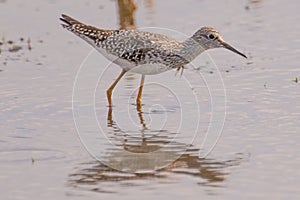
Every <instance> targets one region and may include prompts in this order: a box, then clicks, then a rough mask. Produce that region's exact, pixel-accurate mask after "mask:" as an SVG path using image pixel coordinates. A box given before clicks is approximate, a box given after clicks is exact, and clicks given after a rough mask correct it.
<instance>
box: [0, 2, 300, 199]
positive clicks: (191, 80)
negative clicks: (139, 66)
mask: <svg viewBox="0 0 300 200" xmlns="http://www.w3.org/2000/svg"><path fill="white" fill-rule="evenodd" d="M30 2H31V3H29V1H26V3H25V1H0V11H1V12H0V21H1V28H0V34H1V35H0V36H1V41H4V44H2V45H1V46H0V49H1V53H0V63H1V65H0V95H1V101H0V109H1V115H0V121H1V123H0V126H1V130H2V131H1V136H2V137H1V138H0V144H1V145H0V163H1V164H0V180H1V187H0V188H1V189H0V191H1V197H2V198H3V199H53V198H58V199H87V198H89V199H99V198H104V199H106V198H107V199H108V198H109V199H120V198H121V199H132V198H138V197H143V199H153V198H162V199H174V198H188V199H199V198H211V199H241V198H242V199H254V198H255V199H298V198H299V196H300V193H299V186H300V180H299V176H300V171H299V169H298V168H299V165H300V158H299V153H298V149H299V143H300V136H299V134H298V132H299V128H300V125H299V120H300V103H299V97H300V96H299V87H300V85H299V84H300V83H299V82H296V81H295V80H296V78H298V79H299V78H300V66H299V60H298V55H299V53H300V50H299V45H300V39H299V31H300V26H299V23H298V22H299V20H300V15H298V14H296V13H298V10H297V8H298V7H299V3H298V2H297V1H289V3H286V2H285V1H279V0H277V1H263V0H261V1H237V0H231V1H227V2H226V4H225V3H220V2H219V1H208V0H207V1H206V0H204V1H193V0H191V1H188V2H186V1H185V2H183V1H182V2H180V1H178V2H174V1H172V3H171V1H151V0H149V1H137V3H136V6H137V9H136V11H135V14H134V15H133V16H131V17H129V19H130V20H129V22H128V23H130V22H131V23H132V22H134V24H130V26H128V27H131V28H132V27H134V26H136V27H139V28H145V27H148V30H149V27H160V28H156V29H154V31H155V32H162V33H165V34H168V35H170V36H172V37H175V38H179V39H182V38H184V37H185V36H186V35H191V34H192V33H193V32H194V31H195V30H197V29H198V28H199V27H201V26H204V25H210V26H213V27H216V28H217V29H218V30H220V32H222V35H223V37H224V39H225V40H226V41H228V42H229V43H230V44H232V45H233V46H234V47H236V48H237V49H239V50H241V51H242V52H245V53H246V55H247V56H248V57H249V59H248V60H245V59H243V58H242V57H239V56H237V55H234V54H233V53H231V52H229V51H227V50H222V49H218V50H210V51H209V52H208V53H209V54H206V53H204V54H203V55H201V56H200V57H199V58H198V59H196V60H195V62H193V65H188V66H187V69H185V70H184V73H183V76H182V77H180V74H177V75H176V76H175V74H176V72H175V71H170V72H166V73H163V74H160V75H157V76H147V77H146V85H145V90H144V95H143V103H144V105H143V110H142V111H137V110H136V106H135V97H136V94H137V90H138V85H139V81H140V76H139V75H136V74H128V75H126V76H125V78H124V79H123V80H122V81H121V82H120V83H119V85H118V86H117V88H116V90H115V93H114V98H113V100H114V104H115V106H114V107H113V109H112V110H109V109H108V107H107V102H106V96H105V90H106V89H107V88H108V87H109V85H110V84H111V83H112V81H113V80H114V79H115V78H116V77H117V75H118V74H119V73H120V68H119V67H117V66H115V65H110V63H109V62H108V61H107V60H105V59H104V58H103V57H102V56H101V55H99V54H98V53H97V52H95V51H93V50H92V48H91V47H90V46H88V45H87V44H86V43H85V42H83V41H81V40H80V39H79V38H77V37H75V36H74V35H72V34H70V33H68V32H67V31H66V30H63V29H62V28H61V27H60V25H59V21H58V18H59V16H60V14H61V13H67V14H70V15H71V16H74V17H76V18H77V19H80V20H82V21H83V22H86V23H89V24H92V25H95V26H99V27H104V28H111V29H114V28H119V27H120V26H121V25H120V24H119V22H123V21H122V20H120V19H119V14H122V13H121V12H119V10H118V6H117V2H115V1H107V2H102V3H95V2H92V1H84V2H76V3H72V4H70V3H67V2H56V1H43V2H42V1H30ZM87 13H88V14H87ZM123 14H124V13H123ZM125 14H126V12H125ZM122 19H123V18H122ZM132 19H134V20H133V21H132ZM125 25H126V24H125ZM127 25H128V24H127ZM122 26H124V24H123V25H122ZM162 28H167V29H162ZM152 30H153V28H152ZM176 31H178V32H176ZM21 38H23V40H22V39H21ZM28 39H29V40H28ZM9 40H11V41H12V42H13V44H9V43H11V42H8V41H9ZM13 45H15V47H16V46H19V47H21V49H19V50H14V48H13ZM15 49H16V48H15ZM84 70H86V71H84ZM89 70H92V71H89ZM85 72H86V73H85ZM101 75H102V76H101ZM76 77H77V78H76ZM80 80H81V81H82V82H80ZM79 83H80V84H79ZM223 84H224V87H223ZM223 89H225V90H223ZM76 92H78V93H76ZM78 94H79V95H78ZM82 94H83V95H82ZM72 98H73V99H72ZM72 102H73V103H74V104H73V106H74V108H72ZM225 108H226V109H225ZM72 111H74V112H72ZM224 116H225V122H224V126H223V117H224ZM73 117H74V118H73ZM99 127H100V128H99ZM220 131H221V132H220ZM219 133H221V135H219ZM219 136H220V137H219ZM205 139H206V140H205ZM204 141H205V142H204ZM216 141H217V144H216V146H214V148H213V149H212V151H210V150H211V148H212V147H213V145H214V143H215V142H216ZM208 152H209V154H208V156H206V157H203V155H204V154H205V155H206V153H208ZM93 156H94V157H96V158H98V159H100V160H101V161H102V162H99V161H97V160H96V159H95V158H94V157H93Z"/></svg>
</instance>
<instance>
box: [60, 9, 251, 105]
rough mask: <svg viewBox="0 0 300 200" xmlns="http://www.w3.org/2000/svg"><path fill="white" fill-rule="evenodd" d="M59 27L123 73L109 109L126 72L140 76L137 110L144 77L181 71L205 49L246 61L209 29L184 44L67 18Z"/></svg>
mask: <svg viewBox="0 0 300 200" xmlns="http://www.w3.org/2000/svg"><path fill="white" fill-rule="evenodd" d="M60 20H61V21H62V22H64V23H63V24H62V26H63V27H64V28H66V29H67V30H69V31H71V32H73V33H74V34H76V35H77V36H79V37H81V38H82V39H83V40H85V41H86V42H87V43H89V44H90V45H92V46H93V47H94V48H95V49H96V50H97V51H99V52H100V53H101V54H102V55H103V56H104V57H106V58H107V59H109V60H110V61H112V62H114V63H116V64H117V65H119V66H120V67H121V68H122V72H121V73H120V75H119V76H118V77H117V79H116V80H115V81H114V82H113V84H112V85H111V86H110V87H109V88H108V90H107V91H106V93H107V99H108V104H109V106H110V107H111V106H112V92H113V89H114V88H115V86H116V85H117V83H118V82H119V81H120V79H121V78H122V77H123V76H124V74H125V73H126V72H128V71H130V72H134V73H138V74H141V75H142V78H141V83H140V87H139V92H138V96H137V100H136V102H137V106H138V107H141V105H142V92H143V88H144V81H145V75H151V74H159V73H162V72H164V71H168V70H171V69H177V70H178V71H179V70H182V71H181V72H183V69H184V65H186V64H188V63H189V62H191V61H192V60H193V59H195V58H196V57H197V56H198V55H199V54H201V53H202V52H204V51H205V50H208V49H213V48H221V47H222V48H226V49H228V50H230V51H233V52H234V53H237V54H239V55H241V56H243V57H245V58H247V57H246V55H245V54H243V53H241V52H239V51H238V50H236V49H235V48H233V47H232V46H231V45H229V44H228V43H226V42H225V41H224V40H223V38H222V36H221V34H220V32H219V31H217V30H216V29H214V28H212V27H208V26H205V27H202V28H200V29H199V30H198V31H196V32H195V33H194V34H193V35H192V36H191V37H190V38H188V39H186V40H185V41H183V42H180V41H177V40H175V39H173V38H171V37H168V36H166V35H162V34H157V33H152V32H144V31H139V30H105V29H100V28H96V27H94V26H90V25H86V24H84V23H81V22H79V21H77V20H76V19H73V18H71V17H69V16H67V15H64V14H63V15H62V16H61V18H60Z"/></svg>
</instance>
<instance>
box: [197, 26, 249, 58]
mask: <svg viewBox="0 0 300 200" xmlns="http://www.w3.org/2000/svg"><path fill="white" fill-rule="evenodd" d="M192 38H193V39H194V40H195V41H197V42H198V43H199V44H200V45H201V46H202V47H203V48H204V49H205V50H207V49H213V48H221V47H222V48H225V49H228V50H230V51H233V52H234V53H237V54H239V55H241V56H243V57H245V58H247V56H246V55H245V54H243V53H241V52H239V51H238V50H236V49H235V48H233V47H232V46H231V45H229V44H228V43H226V42H225V41H224V40H223V38H222V36H221V34H220V32H219V31H217V30H216V29H214V28H212V27H207V26H205V27H202V28H201V29H199V30H198V31H197V32H196V33H195V34H194V35H193V36H192Z"/></svg>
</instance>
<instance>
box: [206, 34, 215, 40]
mask: <svg viewBox="0 0 300 200" xmlns="http://www.w3.org/2000/svg"><path fill="white" fill-rule="evenodd" d="M208 38H209V39H211V40H213V39H215V38H216V36H215V35H214V34H209V35H208Z"/></svg>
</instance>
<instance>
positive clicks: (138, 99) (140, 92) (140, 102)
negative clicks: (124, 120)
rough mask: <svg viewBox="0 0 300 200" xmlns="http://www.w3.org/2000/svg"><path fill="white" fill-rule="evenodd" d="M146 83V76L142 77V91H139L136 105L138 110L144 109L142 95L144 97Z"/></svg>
mask: <svg viewBox="0 0 300 200" xmlns="http://www.w3.org/2000/svg"><path fill="white" fill-rule="evenodd" d="M144 82H145V75H142V79H141V84H140V89H139V93H138V96H137V99H136V104H137V108H138V110H139V109H140V108H141V107H142V95H143V89H144Z"/></svg>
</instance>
